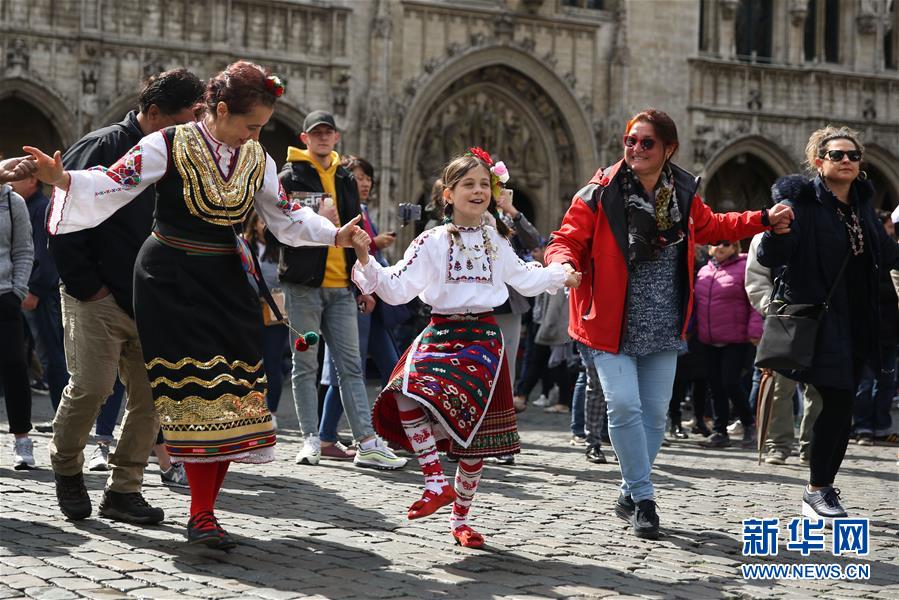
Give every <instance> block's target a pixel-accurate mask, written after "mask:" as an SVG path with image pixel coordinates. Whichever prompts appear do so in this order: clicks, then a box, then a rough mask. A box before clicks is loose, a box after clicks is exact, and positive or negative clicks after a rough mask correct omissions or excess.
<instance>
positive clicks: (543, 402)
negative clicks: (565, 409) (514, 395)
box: [534, 394, 549, 408]
mask: <svg viewBox="0 0 899 600" xmlns="http://www.w3.org/2000/svg"><path fill="white" fill-rule="evenodd" d="M534 406H539V407H541V408H546V407H547V406H549V398H547V397H546V396H545V395H543V394H540V397H539V398H537V399H536V400H534Z"/></svg>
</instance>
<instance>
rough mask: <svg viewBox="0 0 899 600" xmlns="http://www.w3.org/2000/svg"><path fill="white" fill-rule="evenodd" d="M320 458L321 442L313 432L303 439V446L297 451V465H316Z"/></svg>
mask: <svg viewBox="0 0 899 600" xmlns="http://www.w3.org/2000/svg"><path fill="white" fill-rule="evenodd" d="M321 458H322V442H321V440H320V439H319V438H318V436H317V435H315V434H314V433H310V434H309V435H307V436H306V437H305V438H304V439H303V447H302V448H300V451H299V452H297V459H296V461H297V464H298V465H317V464H318V461H320V460H321Z"/></svg>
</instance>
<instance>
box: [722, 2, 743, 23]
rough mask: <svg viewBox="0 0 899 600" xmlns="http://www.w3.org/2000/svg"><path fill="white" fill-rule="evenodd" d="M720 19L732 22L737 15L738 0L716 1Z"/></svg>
mask: <svg viewBox="0 0 899 600" xmlns="http://www.w3.org/2000/svg"><path fill="white" fill-rule="evenodd" d="M718 6H719V7H720V14H721V18H722V19H724V20H725V21H730V20H732V19H733V18H734V17H735V16H736V15H737V7H738V6H740V0H718Z"/></svg>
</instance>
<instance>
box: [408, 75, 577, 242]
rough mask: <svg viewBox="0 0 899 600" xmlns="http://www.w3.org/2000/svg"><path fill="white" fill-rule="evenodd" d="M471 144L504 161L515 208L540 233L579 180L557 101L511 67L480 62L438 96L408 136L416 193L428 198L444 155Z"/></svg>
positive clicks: (558, 213) (553, 220)
mask: <svg viewBox="0 0 899 600" xmlns="http://www.w3.org/2000/svg"><path fill="white" fill-rule="evenodd" d="M470 146H480V147H482V148H484V149H486V150H487V151H489V152H490V153H491V154H492V155H493V156H494V157H495V158H496V159H498V160H502V161H503V162H505V163H506V165H507V166H508V167H509V171H510V174H511V176H512V178H511V180H510V182H509V187H510V188H511V189H513V190H515V192H516V199H519V206H520V209H521V210H523V212H525V215H526V216H528V218H529V219H532V221H533V222H534V224H535V225H536V226H537V228H538V229H539V230H541V231H544V232H545V231H550V230H551V229H553V228H554V227H555V225H556V224H557V221H558V219H559V217H561V215H562V214H563V213H564V211H565V208H566V206H567V202H568V200H569V199H570V198H571V194H573V193H574V192H575V191H576V190H577V189H578V188H579V187H580V185H579V184H580V183H582V182H580V180H579V179H578V176H579V173H578V172H577V160H576V156H575V154H576V150H575V148H576V146H575V141H574V139H573V136H572V134H571V132H570V131H569V129H568V127H567V125H566V123H565V120H564V118H563V116H562V114H561V113H560V112H559V109H558V107H557V105H556V103H555V102H553V100H552V98H550V97H549V96H548V94H547V93H546V92H545V91H544V90H543V89H542V88H541V87H540V86H539V85H537V84H536V82H534V81H533V80H532V79H530V78H529V77H528V76H526V75H524V74H523V73H521V72H519V71H517V70H515V69H511V68H508V67H505V66H498V65H492V66H486V67H482V68H480V69H477V70H474V71H471V72H469V73H467V74H465V75H464V76H462V77H460V78H458V79H457V80H455V81H454V82H453V83H451V84H450V85H449V86H448V87H447V88H446V89H445V90H444V91H443V92H442V93H441V94H440V97H439V100H438V101H437V102H436V103H435V104H434V105H433V106H432V107H431V109H430V110H429V111H428V116H427V118H425V119H424V121H423V123H422V127H421V128H419V130H418V132H417V135H416V136H415V137H414V139H413V141H412V148H413V153H412V156H413V157H414V160H413V162H412V163H411V164H412V167H413V172H412V173H411V175H412V186H413V189H415V190H416V192H417V193H416V196H429V192H430V188H431V185H432V184H433V182H434V180H435V179H437V177H439V175H440V169H441V167H442V166H443V164H444V163H445V162H446V160H447V159H448V158H449V157H452V156H457V155H459V154H462V153H463V152H465V151H466V150H467V149H468V148H469V147H470Z"/></svg>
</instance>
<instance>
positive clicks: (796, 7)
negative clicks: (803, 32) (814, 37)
mask: <svg viewBox="0 0 899 600" xmlns="http://www.w3.org/2000/svg"><path fill="white" fill-rule="evenodd" d="M806 16H808V2H806V0H792V2H791V3H790V22H791V23H792V24H793V27H801V26H802V25H804V24H805V18H806Z"/></svg>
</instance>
